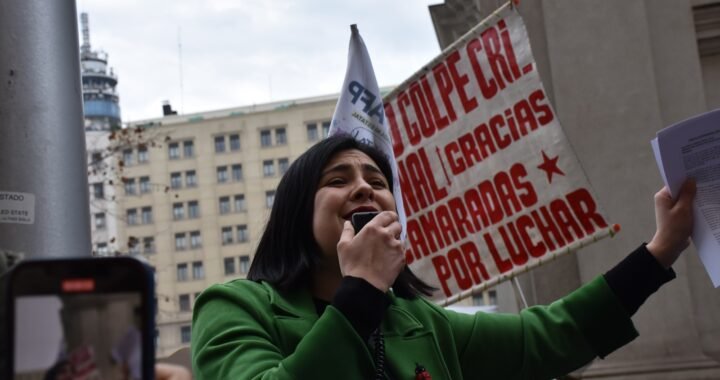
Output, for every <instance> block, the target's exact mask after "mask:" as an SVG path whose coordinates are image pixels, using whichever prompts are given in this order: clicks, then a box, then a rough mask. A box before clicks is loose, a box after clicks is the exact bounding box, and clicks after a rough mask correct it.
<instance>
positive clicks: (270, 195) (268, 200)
mask: <svg viewBox="0 0 720 380" xmlns="http://www.w3.org/2000/svg"><path fill="white" fill-rule="evenodd" d="M273 202H275V191H266V192H265V207H267V208H272V205H273Z"/></svg>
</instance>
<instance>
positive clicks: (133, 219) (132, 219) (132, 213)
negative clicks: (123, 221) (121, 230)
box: [127, 208, 138, 226]
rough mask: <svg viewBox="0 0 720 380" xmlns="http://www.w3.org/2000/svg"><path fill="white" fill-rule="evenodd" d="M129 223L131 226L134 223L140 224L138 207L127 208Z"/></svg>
mask: <svg viewBox="0 0 720 380" xmlns="http://www.w3.org/2000/svg"><path fill="white" fill-rule="evenodd" d="M127 224H128V225H129V226H134V225H136V224H138V220H137V210H136V209H134V208H131V209H129V210H127Z"/></svg>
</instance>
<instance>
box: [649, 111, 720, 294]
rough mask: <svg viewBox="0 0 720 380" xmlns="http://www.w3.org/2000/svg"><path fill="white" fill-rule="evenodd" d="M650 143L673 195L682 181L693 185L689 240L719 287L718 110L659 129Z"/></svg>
mask: <svg viewBox="0 0 720 380" xmlns="http://www.w3.org/2000/svg"><path fill="white" fill-rule="evenodd" d="M651 144H652V147H653V152H654V153H655V159H656V161H657V164H658V167H659V168H660V173H661V175H662V177H663V180H664V181H665V184H666V185H667V186H668V188H669V189H670V193H671V194H673V196H674V195H676V194H677V193H678V192H679V190H680V186H681V185H682V184H683V182H684V181H685V179H687V178H689V177H690V178H694V179H695V181H696V182H697V195H696V197H695V202H694V204H693V212H694V229H693V234H692V239H693V243H694V244H695V247H696V248H697V250H698V253H699V255H700V259H701V260H702V263H703V265H704V266H705V269H706V270H707V272H708V274H709V275H710V279H711V280H712V282H713V285H714V286H715V287H716V288H717V287H720V109H717V110H714V111H710V112H708V113H704V114H702V115H698V116H695V117H693V118H691V119H688V120H685V121H682V122H680V123H677V124H675V125H672V126H670V127H667V128H665V129H663V130H661V131H660V132H658V133H657V138H656V139H654V140H653V141H652V142H651Z"/></svg>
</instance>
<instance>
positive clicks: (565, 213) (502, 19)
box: [384, 3, 617, 304]
mask: <svg viewBox="0 0 720 380" xmlns="http://www.w3.org/2000/svg"><path fill="white" fill-rule="evenodd" d="M384 111H385V113H384V118H385V123H386V125H388V126H389V129H390V132H391V136H392V149H393V152H394V154H395V157H396V159H397V165H398V171H399V175H400V185H401V188H402V197H403V201H404V205H405V211H406V214H407V218H408V219H407V228H406V232H407V244H406V246H407V251H406V259H407V262H408V263H409V264H410V265H411V268H412V269H413V271H414V272H415V273H416V274H417V275H418V276H419V277H420V278H423V279H424V280H426V281H428V282H430V283H431V284H433V285H435V286H436V287H438V288H439V289H440V291H439V292H438V294H437V295H436V296H437V298H438V300H439V301H441V302H442V303H444V304H448V303H452V302H455V301H457V300H459V299H461V298H464V297H467V296H469V295H470V294H471V293H472V292H475V291H479V290H482V289H485V288H487V287H490V286H493V285H495V284H497V283H498V282H501V281H504V280H506V279H509V278H511V277H512V276H514V275H517V274H519V273H523V272H525V271H527V270H529V269H531V268H532V267H535V266H538V265H540V264H541V263H543V262H546V261H548V260H551V259H552V258H555V257H557V256H558V255H561V254H564V253H569V252H572V251H574V250H576V249H577V248H579V247H581V246H583V245H586V244H589V243H591V242H593V241H596V240H597V239H599V238H602V237H605V236H608V235H611V234H613V233H614V232H617V227H616V226H610V225H609V224H608V222H607V218H606V217H605V215H604V213H603V212H602V210H601V208H600V206H599V205H598V202H597V198H596V197H595V196H594V195H593V193H592V191H591V189H590V186H589V183H588V181H587V178H586V177H585V175H584V173H583V171H582V168H581V166H580V164H579V162H578V160H577V158H576V156H575V154H574V152H573V150H572V148H571V147H570V145H569V144H568V141H567V139H566V137H565V135H564V133H563V131H562V128H561V126H560V123H559V122H558V119H557V116H556V114H555V112H554V110H553V109H552V106H551V104H550V99H549V98H548V96H547V94H546V93H545V90H544V88H543V86H542V83H541V81H540V77H539V75H538V72H537V67H536V65H535V62H534V59H533V56H532V52H531V50H530V45H529V41H528V36H527V31H526V29H525V25H524V23H523V21H522V18H521V17H520V15H519V14H518V12H517V11H516V10H515V9H513V8H512V7H511V6H510V4H509V3H508V4H506V5H505V6H503V7H501V8H500V9H498V10H497V11H496V12H495V13H493V14H492V15H491V16H490V17H488V18H487V19H486V20H485V21H483V22H482V23H481V24H480V25H478V26H477V27H475V28H474V29H473V30H471V31H470V32H468V34H466V35H465V36H463V37H462V38H461V39H459V40H458V41H456V42H455V43H454V44H453V45H452V46H450V47H449V48H448V49H447V50H446V51H445V52H443V54H442V55H440V56H438V57H437V58H435V59H434V60H433V61H432V62H431V63H430V64H428V65H427V66H425V67H424V68H422V69H421V70H420V71H418V72H417V73H416V74H415V75H413V76H412V77H411V78H410V79H408V80H406V81H405V82H404V83H403V84H401V85H400V86H399V87H397V88H396V89H394V90H393V91H392V92H391V93H390V94H389V95H388V96H387V97H386V99H385V103H384Z"/></svg>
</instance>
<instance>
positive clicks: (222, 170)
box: [217, 166, 228, 183]
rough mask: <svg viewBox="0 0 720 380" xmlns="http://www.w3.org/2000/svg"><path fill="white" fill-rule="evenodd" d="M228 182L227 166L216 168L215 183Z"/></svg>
mask: <svg viewBox="0 0 720 380" xmlns="http://www.w3.org/2000/svg"><path fill="white" fill-rule="evenodd" d="M227 180H228V172H227V166H218V167H217V181H218V183H225V182H227Z"/></svg>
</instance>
